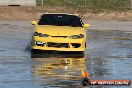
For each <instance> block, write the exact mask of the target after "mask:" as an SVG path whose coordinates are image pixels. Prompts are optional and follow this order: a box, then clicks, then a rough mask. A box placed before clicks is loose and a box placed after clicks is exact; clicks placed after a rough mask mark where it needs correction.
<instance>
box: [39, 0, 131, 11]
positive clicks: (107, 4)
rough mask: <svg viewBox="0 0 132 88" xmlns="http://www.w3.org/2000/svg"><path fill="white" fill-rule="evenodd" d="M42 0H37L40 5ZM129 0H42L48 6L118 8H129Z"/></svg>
mask: <svg viewBox="0 0 132 88" xmlns="http://www.w3.org/2000/svg"><path fill="white" fill-rule="evenodd" d="M41 1H42V0H37V4H38V5H41ZM130 2H131V0H86V2H85V0H44V5H48V6H77V7H87V8H92V9H119V8H121V9H122V8H124V9H126V8H130V6H131V5H130Z"/></svg>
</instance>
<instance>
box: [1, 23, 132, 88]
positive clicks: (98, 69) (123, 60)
mask: <svg viewBox="0 0 132 88" xmlns="http://www.w3.org/2000/svg"><path fill="white" fill-rule="evenodd" d="M23 28H24V31H23ZM9 29H10V30H9ZM31 29H33V28H32V27H31V26H24V27H19V26H18V25H8V24H6V25H0V31H1V32H0V88H82V86H81V78H80V77H81V68H85V70H87V71H88V72H89V74H90V79H130V80H132V33H131V32H128V31H127V32H124V31H104V30H102V31H99V30H98V31H97V30H88V33H87V35H88V36H87V37H88V38H87V39H88V40H87V50H86V52H85V55H82V54H81V55H80V54H67V53H63V54H62V53H61V54H59V53H56V52H53V53H42V54H32V55H31V52H30V40H31V33H32V30H31ZM131 87H132V86H127V87H118V86H115V87H114V86H113V87H112V86H104V87H103V86H98V87H97V86H89V87H87V88H131Z"/></svg>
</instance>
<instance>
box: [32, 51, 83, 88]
mask: <svg viewBox="0 0 132 88" xmlns="http://www.w3.org/2000/svg"><path fill="white" fill-rule="evenodd" d="M37 56H38V57H35V58H32V59H33V61H34V62H35V64H34V65H33V73H34V77H35V78H38V79H41V80H47V81H42V83H41V84H42V85H44V84H45V85H49V86H50V85H52V86H54V87H55V86H56V87H57V86H60V87H62V86H67V87H70V86H73V85H74V86H77V84H78V85H79V82H78V81H79V80H81V69H82V68H85V57H84V55H70V56H69V55H68V56H66V55H62V54H59V56H57V55H54V56H52V57H47V56H50V55H48V54H46V55H45V54H41V55H40V57H39V55H37ZM42 56H43V57H42ZM45 57H46V58H45ZM68 81H69V82H68ZM68 83H69V84H68Z"/></svg>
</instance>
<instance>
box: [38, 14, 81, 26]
mask: <svg viewBox="0 0 132 88" xmlns="http://www.w3.org/2000/svg"><path fill="white" fill-rule="evenodd" d="M38 25H55V26H72V27H82V21H81V19H80V17H78V16H74V15H66V14H44V15H42V16H41V18H40V20H39V23H38Z"/></svg>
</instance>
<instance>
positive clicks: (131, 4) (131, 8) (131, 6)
mask: <svg viewBox="0 0 132 88" xmlns="http://www.w3.org/2000/svg"><path fill="white" fill-rule="evenodd" d="M130 8H131V9H132V0H131V7H130Z"/></svg>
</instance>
